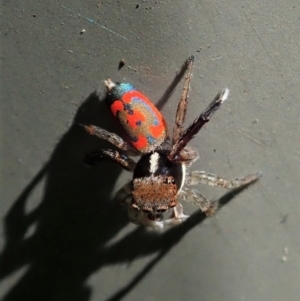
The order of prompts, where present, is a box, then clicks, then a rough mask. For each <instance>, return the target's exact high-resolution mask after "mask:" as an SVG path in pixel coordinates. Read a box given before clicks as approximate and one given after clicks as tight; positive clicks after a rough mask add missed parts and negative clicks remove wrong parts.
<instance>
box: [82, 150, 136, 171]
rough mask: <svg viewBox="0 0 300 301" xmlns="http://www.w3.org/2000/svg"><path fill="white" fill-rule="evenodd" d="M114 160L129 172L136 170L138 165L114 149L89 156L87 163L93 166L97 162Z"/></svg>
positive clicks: (86, 159)
mask: <svg viewBox="0 0 300 301" xmlns="http://www.w3.org/2000/svg"><path fill="white" fill-rule="evenodd" d="M107 159H109V160H112V161H114V162H116V163H118V164H119V165H120V166H121V167H123V168H124V169H126V170H128V171H133V170H134V169H135V165H136V163H135V162H134V161H133V160H132V159H130V158H128V157H127V156H126V155H124V154H122V153H120V152H119V151H117V150H112V149H104V150H101V151H98V152H95V153H91V154H88V155H87V156H86V158H85V161H86V163H87V164H89V165H93V164H95V163H97V162H101V161H103V160H107Z"/></svg>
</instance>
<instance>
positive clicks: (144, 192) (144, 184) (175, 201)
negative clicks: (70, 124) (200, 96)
mask: <svg viewBox="0 0 300 301" xmlns="http://www.w3.org/2000/svg"><path fill="white" fill-rule="evenodd" d="M193 65H194V57H193V56H191V57H189V58H188V59H187V61H186V62H185V65H184V68H186V77H185V81H184V87H183V92H182V95H181V99H180V101H179V104H178V107H177V113H176V119H175V125H174V129H173V135H172V141H171V143H169V141H167V137H168V133H167V126H166V122H165V120H164V118H163V116H162V115H161V113H160V112H159V111H158V110H157V108H156V107H155V106H154V105H153V103H152V102H151V101H150V100H149V99H148V98H147V97H146V96H145V95H143V94H142V93H140V92H139V91H137V90H136V89H135V88H134V87H133V86H132V85H131V84H128V83H114V82H112V81H111V80H110V79H108V80H106V81H105V84H106V87H107V90H108V92H107V97H106V102H107V104H108V106H109V108H110V110H111V113H112V115H113V116H114V117H115V119H116V120H117V121H118V123H119V124H120V125H121V127H122V128H123V130H124V132H125V139H126V140H123V139H122V138H121V137H120V136H118V135H116V134H114V133H110V132H108V131H106V130H105V129H102V128H99V127H96V126H93V125H83V127H84V128H85V129H86V131H87V132H88V133H90V134H92V135H96V136H97V137H99V138H101V139H104V140H107V141H109V142H110V143H111V144H113V145H114V146H116V147H117V148H118V149H120V150H121V152H120V151H119V150H111V149H107V150H100V151H98V152H95V153H93V154H90V155H88V159H89V161H92V162H95V161H101V160H103V159H110V160H113V161H115V162H116V163H118V164H119V165H121V166H122V167H123V168H124V169H127V170H129V171H132V172H133V178H132V181H130V182H129V183H127V184H125V185H124V186H123V187H122V188H121V189H120V190H119V191H118V192H117V194H116V200H117V201H119V202H120V203H122V204H124V205H125V206H126V207H127V210H128V217H129V219H130V221H132V222H133V223H136V224H138V225H144V226H149V227H153V228H163V227H164V225H177V224H180V223H182V222H183V221H184V220H186V219H187V218H188V216H187V215H185V214H184V213H183V208H182V205H181V204H180V202H179V199H180V198H181V199H184V200H185V201H188V202H190V203H192V204H195V205H196V206H197V207H198V208H200V210H202V211H203V212H205V213H206V215H208V216H210V215H213V214H214V213H215V211H216V209H217V208H218V204H217V203H216V202H210V201H209V200H207V199H206V198H205V197H204V196H203V195H202V194H201V193H200V192H198V191H197V190H195V189H189V188H187V187H186V186H191V185H197V184H200V183H201V184H208V185H211V186H219V187H223V188H228V189H229V188H238V187H240V186H243V185H246V184H249V183H252V182H254V181H256V180H257V179H258V178H259V177H260V176H261V174H260V173H256V174H252V175H248V176H246V177H244V178H239V179H234V180H226V179H224V178H222V177H218V176H216V175H214V174H211V173H207V172H205V171H194V172H191V173H189V174H187V173H186V167H188V166H190V165H191V164H192V163H193V162H194V161H196V160H197V159H198V157H199V156H198V152H197V150H196V149H194V148H191V147H189V146H187V144H188V142H189V141H190V140H191V139H192V138H193V137H194V136H195V135H196V134H197V133H198V132H199V130H200V129H201V128H202V127H203V125H204V124H205V123H207V122H208V121H209V119H210V117H211V116H212V114H213V113H214V112H215V111H216V110H217V109H218V108H219V107H220V106H221V104H222V103H223V102H224V101H225V100H226V99H227V97H228V94H229V90H228V89H225V90H223V91H222V92H220V93H218V94H217V95H216V97H215V98H214V99H213V101H212V102H211V103H210V104H209V105H208V107H207V108H206V110H204V111H203V112H202V113H201V114H200V115H199V117H198V118H196V119H195V120H194V122H193V123H192V124H191V125H190V126H189V127H188V128H187V129H186V130H183V124H184V120H185V115H186V109H187V105H188V92H189V89H190V81H191V76H192V68H193ZM127 154H139V155H141V157H140V159H139V160H138V162H137V163H136V162H135V161H134V160H132V159H131V158H129V157H128V156H127ZM168 210H170V211H171V216H170V217H169V218H168V219H164V217H163V212H167V211H168Z"/></svg>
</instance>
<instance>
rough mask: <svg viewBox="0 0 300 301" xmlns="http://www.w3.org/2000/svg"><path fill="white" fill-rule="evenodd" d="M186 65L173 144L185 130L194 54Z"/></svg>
mask: <svg viewBox="0 0 300 301" xmlns="http://www.w3.org/2000/svg"><path fill="white" fill-rule="evenodd" d="M185 65H186V70H187V74H186V76H185V80H184V85H183V90H182V94H181V98H180V101H179V103H178V107H177V112H176V118H175V125H174V129H173V137H172V144H175V142H176V141H177V140H178V139H179V137H180V136H181V134H182V132H183V123H184V120H185V115H186V110H187V105H188V97H189V91H190V85H191V79H192V69H193V67H194V56H190V57H189V58H188V59H187V61H186V62H185Z"/></svg>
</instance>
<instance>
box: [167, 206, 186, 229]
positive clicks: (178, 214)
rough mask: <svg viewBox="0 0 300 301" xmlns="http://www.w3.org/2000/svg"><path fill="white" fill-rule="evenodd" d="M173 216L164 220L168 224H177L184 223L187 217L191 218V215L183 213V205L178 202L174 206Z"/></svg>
mask: <svg viewBox="0 0 300 301" xmlns="http://www.w3.org/2000/svg"><path fill="white" fill-rule="evenodd" d="M173 215H174V216H173V217H172V218H170V219H167V220H165V221H164V223H165V224H166V225H170V226H176V225H179V224H181V223H183V222H184V221H185V220H186V219H188V218H189V215H185V214H184V213H183V207H182V205H181V204H180V203H178V204H177V205H176V206H175V207H174V208H173Z"/></svg>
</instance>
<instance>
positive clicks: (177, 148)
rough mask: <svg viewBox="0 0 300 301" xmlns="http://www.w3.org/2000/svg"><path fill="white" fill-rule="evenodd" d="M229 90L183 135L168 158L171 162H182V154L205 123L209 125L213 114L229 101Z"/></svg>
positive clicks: (210, 105)
mask: <svg viewBox="0 0 300 301" xmlns="http://www.w3.org/2000/svg"><path fill="white" fill-rule="evenodd" d="M228 94H229V90H228V89H225V90H224V91H222V92H220V93H218V94H217V95H216V97H215V98H214V100H213V101H212V102H211V103H210V104H209V106H208V107H207V108H206V110H205V111H204V112H202V113H201V114H200V116H199V117H198V118H196V119H195V121H194V122H193V123H192V124H191V125H190V126H189V127H188V128H187V129H186V130H185V131H184V132H183V133H182V135H181V136H180V137H179V139H178V140H177V141H176V142H175V144H174V145H173V147H172V149H171V152H170V154H169V156H168V158H169V160H170V161H181V160H182V159H181V156H180V152H181V151H182V150H183V148H184V147H185V146H186V145H187V144H188V143H189V141H190V140H191V139H192V138H193V137H194V136H195V135H196V134H197V133H198V132H199V131H200V129H201V128H202V127H203V125H204V124H205V123H207V122H208V121H209V119H210V117H211V116H212V114H213V113H214V112H215V111H217V110H218V109H219V107H220V106H221V104H222V103H223V102H224V101H225V100H226V99H227V97H228Z"/></svg>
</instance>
